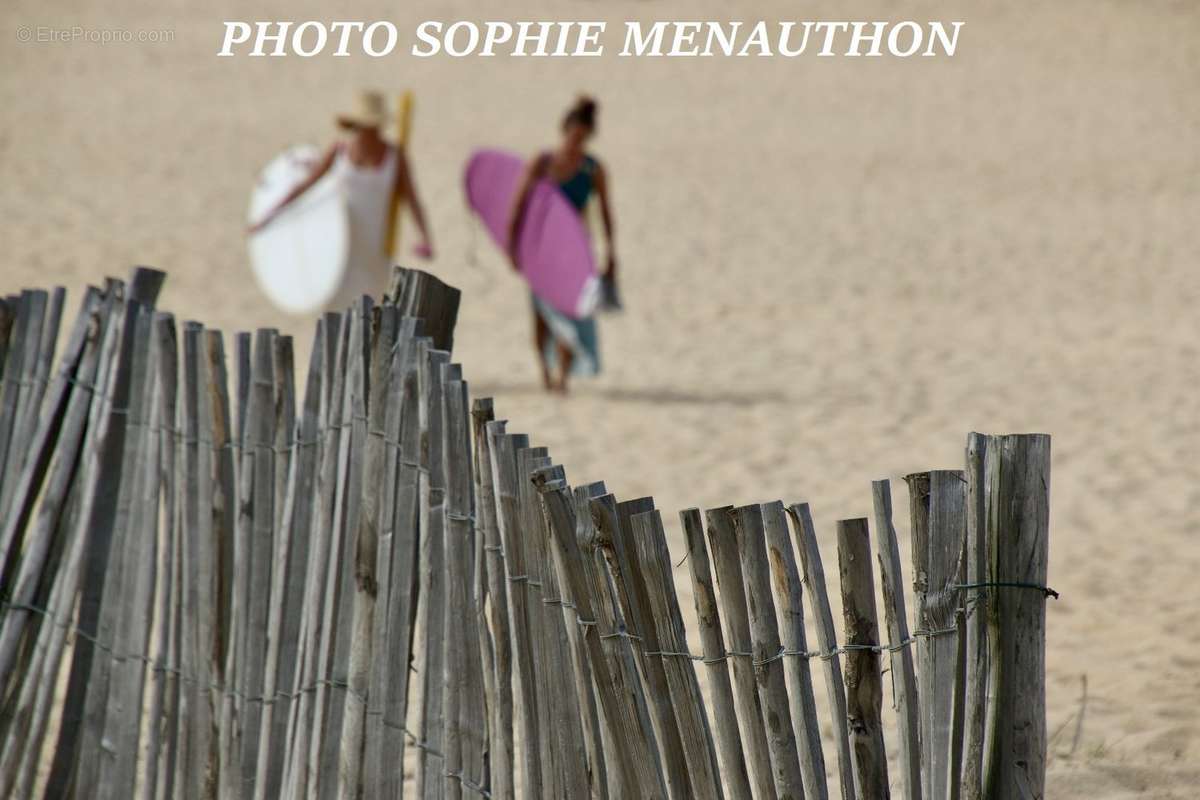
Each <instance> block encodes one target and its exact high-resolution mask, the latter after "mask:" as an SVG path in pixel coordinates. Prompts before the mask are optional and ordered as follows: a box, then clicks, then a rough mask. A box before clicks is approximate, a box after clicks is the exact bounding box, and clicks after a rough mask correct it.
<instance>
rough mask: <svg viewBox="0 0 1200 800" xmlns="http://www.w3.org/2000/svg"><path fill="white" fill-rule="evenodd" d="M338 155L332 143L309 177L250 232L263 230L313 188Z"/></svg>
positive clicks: (252, 227)
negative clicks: (281, 212)
mask: <svg viewBox="0 0 1200 800" xmlns="http://www.w3.org/2000/svg"><path fill="white" fill-rule="evenodd" d="M336 155H337V145H336V144H334V145H330V146H329V149H328V150H326V151H325V153H324V155H322V156H321V160H320V161H318V162H317V163H316V164H315V165H314V166H313V168H312V171H311V172H309V173H308V177H306V178H305V179H304V180H302V181H300V183H298V184H296V185H295V186H294V187H292V190H291V191H290V192H288V193H287V194H286V195H284V196H283V199H282V200H280V201H279V202H278V203H276V204H275V207H274V208H272V209H271V210H270V211H268V212H267V213H266V214H264V215H263V218H262V219H260V220H259V221H258V222H256V223H254V224H253V225H251V226H250V233H255V232H256V231H260V230H262V229H263V228H264V227H266V226H267V225H268V224H269V223H270V222H271V220H273V219H275V217H277V216H278V215H279V212H280V211H283V210H284V209H285V208H287V207H288V206H289V205H290V204H291V203H293V202H295V200H296V198H298V197H300V196H301V195H302V194H304V193H305V192H307V191H308V190H309V189H311V188H312V186H313V184H315V183H316V182H317V181H319V180H321V178H323V177H324V176H325V173H327V172H329V168H330V167H332V166H333V159H334V157H335V156H336Z"/></svg>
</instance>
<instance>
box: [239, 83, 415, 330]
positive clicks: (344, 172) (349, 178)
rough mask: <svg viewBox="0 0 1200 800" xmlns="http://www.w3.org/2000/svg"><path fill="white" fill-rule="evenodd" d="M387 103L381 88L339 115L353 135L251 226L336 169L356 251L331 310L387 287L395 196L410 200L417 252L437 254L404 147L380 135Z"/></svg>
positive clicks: (266, 222)
mask: <svg viewBox="0 0 1200 800" xmlns="http://www.w3.org/2000/svg"><path fill="white" fill-rule="evenodd" d="M386 120H387V108H386V104H385V102H384V99H383V95H382V94H380V93H379V92H362V93H361V94H360V95H359V98H358V107H357V108H356V109H355V110H354V111H353V112H352V113H349V114H343V115H341V116H339V117H338V119H337V122H338V127H340V128H341V129H342V130H344V131H347V132H348V133H349V134H350V135H349V136H348V137H347V138H346V139H345V140H343V141H339V142H335V143H334V144H332V145H330V147H329V149H327V150H326V151H325V153H324V154H323V155H322V156H321V159H320V160H319V161H318V162H317V163H316V164H314V165H313V168H312V171H311V172H310V173H309V175H308V177H307V178H305V179H304V180H303V181H301V182H300V183H299V184H298V185H297V186H296V187H295V188H293V189H292V190H291V191H290V192H288V193H287V194H286V195H285V196H284V197H283V199H282V200H280V201H279V203H277V204H276V205H275V207H274V208H272V209H271V210H270V211H268V212H267V213H266V214H265V215H264V216H263V218H262V219H261V220H260V221H259V222H258V223H256V224H255V225H254V226H253V227H251V229H250V232H251V233H253V232H255V231H258V230H260V229H262V228H263V227H265V226H266V225H269V224H270V223H271V220H273V219H275V217H276V216H278V215H279V212H280V211H282V210H283V209H285V208H287V206H288V205H290V204H291V203H293V202H295V200H296V199H297V198H299V197H300V196H301V195H303V194H304V193H305V192H306V191H308V189H310V188H311V187H312V186H313V185H314V184H316V183H317V181H319V180H320V179H321V178H323V177H324V176H325V175H326V174H327V173H329V172H330V171H331V170H332V172H333V176H334V177H335V178H336V180H337V181H338V183H339V184H340V186H341V189H342V194H343V196H344V197H345V198H346V207H347V209H348V211H349V220H350V253H349V258H348V259H347V270H346V274H345V276H344V277H343V279H342V285H341V286H340V287H339V288H338V291H337V293H336V294H335V295H334V297H333V299H332V300H330V302H329V308H330V310H334V311H342V310H345V308H346V306H348V305H350V304H351V303H352V302H354V300H356V299H357V298H358V297H360V296H361V295H364V294H366V295H370V296H372V297H378V296H379V295H381V294H383V292H384V291H385V290H386V289H387V283H388V279H389V278H390V271H391V269H390V263H389V259H390V256H389V254H388V252H387V235H388V223H389V218H388V215H389V214H390V212H391V208H392V197H393V196H398V197H401V198H403V199H404V200H406V201H407V203H408V206H409V208H411V209H412V215H413V219H414V220H415V221H416V223H417V229H418V230H419V231H420V233H421V241H420V243H419V244H418V245H417V246H416V247H415V248H414V252H415V253H416V254H417V255H418V256H421V257H422V258H432V257H433V247H432V244H431V240H430V236H429V228H428V226H427V224H426V222H425V211H424V209H423V208H422V206H421V199H420V197H419V196H418V195H417V188H416V184H415V182H414V181H413V177H412V171H411V170H410V169H409V166H408V160H407V159H406V158H405V157H404V151H403V150H401V149H400V148H398V147H396V146H395V145H393V144H391V143H389V142H388V141H387V140H386V139H384V138H383V136H381V135H380V129H381V128H383V126H384V124H385V123H386Z"/></svg>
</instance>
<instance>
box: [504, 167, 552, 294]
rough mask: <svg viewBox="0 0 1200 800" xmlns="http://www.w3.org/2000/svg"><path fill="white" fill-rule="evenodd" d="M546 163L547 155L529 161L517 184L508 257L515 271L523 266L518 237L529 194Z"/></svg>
mask: <svg viewBox="0 0 1200 800" xmlns="http://www.w3.org/2000/svg"><path fill="white" fill-rule="evenodd" d="M546 161H547V159H546V157H545V155H538V156H535V157H534V158H531V159H530V160H529V163H528V164H526V165H525V172H524V173H523V174H522V175H521V180H520V182H519V183H518V184H517V193H516V195H515V196H514V197H513V207H512V211H511V212H510V214H509V218H508V256H509V260H510V261H512V265H513V269H515V270H517V271H518V272H520V270H521V265H520V264H518V263H517V235H518V234H519V233H520V232H521V224H522V223H523V222H524V221H525V205H526V203H528V201H529V193H530V192H532V191H533V186H534V184H535V183H537V181H538V178H540V177H542V173H543V172H545V170H546Z"/></svg>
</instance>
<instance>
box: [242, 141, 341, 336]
mask: <svg viewBox="0 0 1200 800" xmlns="http://www.w3.org/2000/svg"><path fill="white" fill-rule="evenodd" d="M320 158H321V151H320V150H319V149H318V148H316V147H313V146H312V145H297V146H295V147H292V148H289V149H288V150H286V151H284V152H283V153H281V154H280V155H278V156H277V157H276V158H275V159H273V160H272V161H271V163H269V164H267V166H266V168H264V169H263V171H262V172H261V173H260V174H259V176H258V182H257V183H255V185H254V191H253V192H252V193H251V195H250V212H249V220H250V222H251V223H252V224H253V223H255V222H257V221H258V220H260V219H262V218H263V216H264V215H265V214H266V213H267V212H268V211H269V210H271V209H272V208H274V206H275V204H276V203H278V202H279V201H280V200H281V199H282V198H283V197H284V195H286V194H287V193H288V192H289V191H290V190H291V189H292V188H293V187H294V186H296V184H298V183H300V182H301V181H302V180H304V179H305V178H306V177H308V175H309V172H310V170H311V169H312V166H313V165H314V164H316V163H317V162H318V161H319V160H320ZM349 238H350V223H349V218H348V216H347V211H346V201H345V198H344V197H343V196H342V193H341V189H340V187H339V186H338V184H337V181H336V180H334V179H333V177H332V170H331V171H330V174H327V175H326V176H325V177H323V178H322V179H321V180H320V181H318V182H317V183H316V184H315V185H313V186H312V187H311V188H310V189H309V190H308V191H307V192H305V193H304V194H303V195H301V196H300V197H299V198H297V199H296V200H295V202H293V203H292V204H291V205H289V206H288V207H287V208H285V209H284V210H283V211H281V212H280V213H279V215H278V216H277V217H275V219H273V220H271V222H270V223H268V224H267V225H266V226H265V227H264V228H262V229H261V230H259V231H257V232H256V233H254V234H252V235H251V236H250V266H251V268H252V270H253V272H254V277H255V279H256V280H257V281H258V285H259V287H260V288H261V289H262V291H263V293H264V294H265V295H266V296H267V297H268V298H269V299H270V300H271V302H272V303H274V304H275V305H276V306H278V307H279V308H280V309H282V310H283V311H287V312H290V313H293V314H306V313H311V312H314V311H320V310H321V309H323V308H325V307H326V305H327V304H328V303H329V301H330V300H332V299H333V297H334V295H335V294H336V293H337V290H338V288H339V287H340V286H341V284H342V280H343V278H344V277H345V274H346V261H347V259H348V258H349V249H350V241H349Z"/></svg>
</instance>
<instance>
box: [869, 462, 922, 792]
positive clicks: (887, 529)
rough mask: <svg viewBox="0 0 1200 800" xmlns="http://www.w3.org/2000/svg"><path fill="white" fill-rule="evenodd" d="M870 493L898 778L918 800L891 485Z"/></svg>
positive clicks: (911, 682)
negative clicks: (888, 652) (897, 731)
mask: <svg viewBox="0 0 1200 800" xmlns="http://www.w3.org/2000/svg"><path fill="white" fill-rule="evenodd" d="M871 494H872V498H873V504H874V508H875V552H876V555H877V556H878V558H879V583H880V584H881V585H882V587H883V618H884V621H885V622H886V623H887V630H888V639H889V640H890V641H891V667H892V686H893V689H894V691H895V700H896V727H898V728H899V729H900V759H899V760H900V774H901V781H902V785H903V787H904V796H905V797H906V798H907V799H908V800H921V796H922V795H921V739H920V733H919V731H920V726H921V720H920V704H919V702H918V694H917V676H916V673H915V672H914V671H913V657H912V649H911V648H910V646H909V645H910V644H911V642H910V639H911V638H912V637H911V636H910V634H909V630H908V612H907V610H906V608H905V603H904V579H903V577H902V570H901V566H900V545H899V544H898V543H897V541H896V528H895V526H894V525H893V524H892V487H891V484H890V483H889V482H888V481H874V482H873V483H872V484H871Z"/></svg>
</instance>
